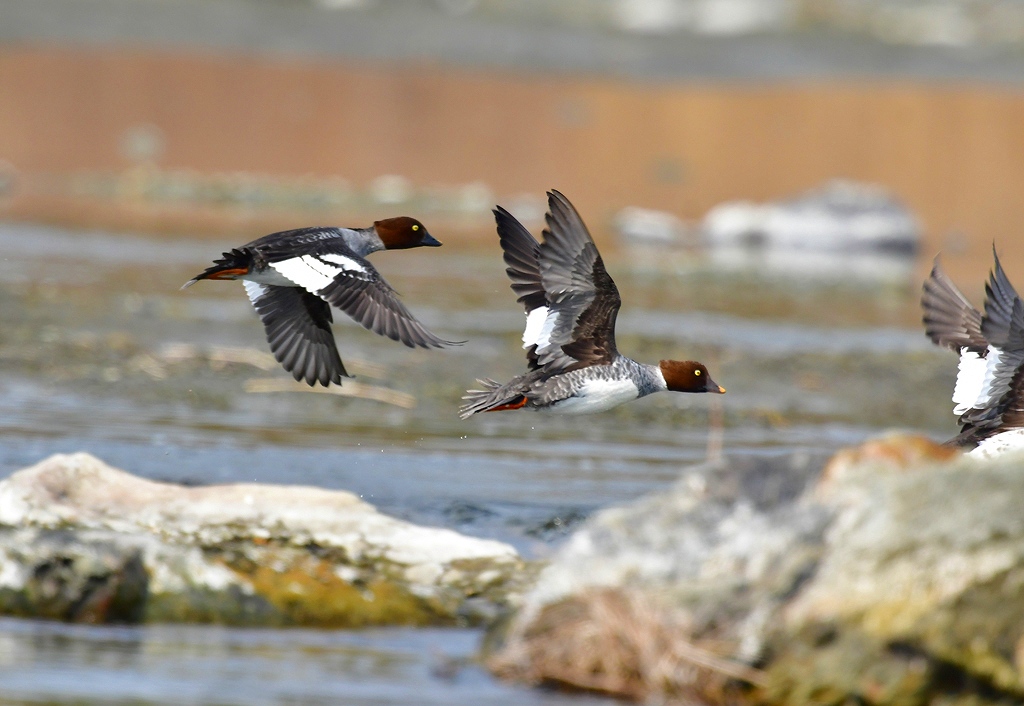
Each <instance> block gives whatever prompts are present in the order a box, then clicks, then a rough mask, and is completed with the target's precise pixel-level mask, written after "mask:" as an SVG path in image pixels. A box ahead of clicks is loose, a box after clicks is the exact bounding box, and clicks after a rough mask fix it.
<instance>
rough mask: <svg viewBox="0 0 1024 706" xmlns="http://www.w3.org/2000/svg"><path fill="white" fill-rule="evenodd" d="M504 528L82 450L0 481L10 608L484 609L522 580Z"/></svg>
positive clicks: (503, 601) (276, 616)
mask: <svg viewBox="0 0 1024 706" xmlns="http://www.w3.org/2000/svg"><path fill="white" fill-rule="evenodd" d="M523 568H524V567H523V562H522V561H521V560H520V559H519V557H518V555H517V554H516V552H515V550H514V549H513V548H512V547H510V546H508V545H506V544H503V543H501V542H495V541H489V540H482V539H474V538H471V537H466V536H463V535H460V534H458V533H456V532H453V531H451V530H446V529H437V528H429V527H418V526H416V525H412V524H409V523H407V522H402V521H399V520H396V519H393V518H390V517H387V516H385V515H382V514H380V513H378V512H377V511H376V510H375V509H374V508H373V507H372V506H370V505H368V504H366V503H364V502H362V501H361V500H359V499H358V498H357V497H355V496H354V495H352V494H350V493H346V492H339V491H328V490H320V489H316V488H307V487H284V486H269V485H256V484H239V485H226V486H209V487H200V488H185V487H181V486H176V485H170V484H165V483H155V482H152V481H148V480H144V479H141V478H138V477H135V476H132V475H131V474H129V473H126V472H124V471H121V470H118V469H115V468H111V467H110V466H108V465H106V464H104V463H103V462H102V461H100V460H98V459H96V458H94V457H92V456H90V455H88V454H84V453H79V454H73V455H56V456H52V457H51V458H48V459H46V460H45V461H43V462H41V463H39V464H38V465H36V466H33V467H31V468H27V469H25V470H22V471H19V472H17V473H15V474H14V475H12V476H11V477H10V478H8V479H6V480H4V481H2V482H0V612H2V613H5V614H14V615H28V616H43V617H51V618H57V619H65V620H81V621H90V622H103V621H110V620H124V621H141V620H160V621H166V620H188V621H210V622H223V623H233V624H255V625H317V626H356V625H384V624H428V623H430V624H455V623H463V622H476V621H480V620H483V619H487V618H490V617H492V616H493V615H494V614H495V613H497V612H500V611H501V610H503V609H504V608H505V607H506V606H507V604H508V602H509V601H510V600H513V598H514V596H515V595H516V593H517V591H518V584H517V581H518V580H520V579H519V578H518V577H521V576H522V575H523Z"/></svg>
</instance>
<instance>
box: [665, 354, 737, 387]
mask: <svg viewBox="0 0 1024 706" xmlns="http://www.w3.org/2000/svg"><path fill="white" fill-rule="evenodd" d="M658 368H659V369H660V370H661V375H662V377H664V378H665V388H666V389H667V390H669V392H716V393H718V394H724V393H725V388H724V387H722V386H721V385H719V384H718V383H717V382H715V381H714V380H712V379H711V374H710V373H709V372H708V369H707V368H706V367H704V364H703V363H698V362H697V361H695V360H663V361H661V362H660V363H658Z"/></svg>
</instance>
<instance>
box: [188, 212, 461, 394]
mask: <svg viewBox="0 0 1024 706" xmlns="http://www.w3.org/2000/svg"><path fill="white" fill-rule="evenodd" d="M439 245H441V243H440V242H439V241H437V240H436V239H435V238H434V237H433V236H432V235H430V233H428V232H427V229H426V228H425V227H424V226H423V224H422V223H420V222H419V221H418V220H416V219H415V218H409V217H407V216H402V217H398V218H386V219H384V220H380V221H377V222H375V223H374V224H373V226H371V227H369V228H334V227H313V228H298V229H296V230H286V231H282V232H280V233H271V234H270V235H266V236H263V237H262V238H259V239H257V240H254V241H252V242H251V243H247V244H246V245H243V246H241V247H239V248H234V249H232V250H231V251H229V252H226V253H224V255H223V257H222V258H221V259H219V260H215V261H214V264H213V266H212V267H208V268H207V269H206V270H205V271H203V272H202V273H200V274H198V275H196V276H195V277H193V278H192V279H190V280H189V281H188V282H186V283H185V284H184V285H183V286H182V289H184V288H185V287H189V286H191V285H193V284H195V283H196V282H198V281H199V280H201V279H240V280H243V284H244V285H245V291H246V293H247V294H248V295H249V301H251V302H252V305H253V307H254V308H255V309H256V313H257V314H259V317H260V319H261V320H262V321H263V327H264V329H265V330H266V334H267V341H268V342H269V343H270V350H271V351H272V352H273V353H274V357H275V358H276V359H277V361H278V362H279V363H281V365H282V366H284V369H285V370H287V371H288V372H290V373H291V374H292V375H293V376H294V377H295V379H296V380H305V382H306V384H308V385H310V386H313V385H315V384H317V383H319V384H321V385H323V386H324V387H327V386H328V385H329V384H330V383H334V384H336V385H338V384H341V378H342V377H351V376H350V375H349V374H348V373H347V372H346V371H345V366H344V365H343V364H342V362H341V357H340V356H339V355H338V348H337V346H336V345H335V342H334V335H333V333H332V332H331V322H332V321H333V318H332V315H331V305H333V306H335V307H337V308H339V309H341V310H342V311H344V312H345V313H346V314H348V315H349V316H351V317H352V318H353V319H355V320H356V321H357V322H359V323H360V324H362V325H363V326H365V327H366V328H368V329H370V330H371V331H373V332H374V333H377V334H380V335H381V336H387V337H388V338H390V339H392V340H395V341H401V342H402V343H404V344H405V345H407V346H409V347H410V348H413V347H416V346H419V347H422V348H440V347H442V346H449V345H457V343H458V342H452V341H444V340H442V339H440V338H438V337H437V336H435V335H434V334H432V333H431V332H430V331H428V330H427V329H426V328H425V327H424V326H423V324H421V323H420V322H419V321H417V320H416V318H415V317H414V316H413V315H412V314H411V313H409V310H408V309H406V308H405V306H404V305H403V304H402V303H401V302H400V301H399V300H398V294H397V293H396V292H395V290H394V289H392V288H391V285H389V284H388V283H387V282H386V281H385V280H384V278H383V277H381V276H380V273H378V272H377V270H376V269H375V268H374V266H373V265H371V264H370V263H369V262H368V261H367V260H366V256H367V255H369V254H370V253H372V252H376V251H378V250H402V249H406V248H416V247H437V246H439Z"/></svg>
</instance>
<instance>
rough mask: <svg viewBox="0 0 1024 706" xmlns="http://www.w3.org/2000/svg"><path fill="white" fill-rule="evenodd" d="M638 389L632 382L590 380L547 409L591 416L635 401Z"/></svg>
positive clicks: (560, 412) (561, 412)
mask: <svg viewBox="0 0 1024 706" xmlns="http://www.w3.org/2000/svg"><path fill="white" fill-rule="evenodd" d="M638 395H639V389H638V388H637V386H636V383H634V382H633V381H632V380H628V379H627V380H591V381H589V382H586V383H584V384H583V385H582V386H581V387H580V389H579V392H577V393H576V395H574V396H573V397H568V398H566V399H564V400H561V401H560V402H556V403H555V404H553V405H551V406H550V407H548V409H550V410H551V411H553V412H558V413H559V414H593V413H595V412H603V411H605V410H607V409H611V408H612V407H617V406H618V405H620V404H622V403H624V402H629V401H631V400H635V399H636V398H637V396H638Z"/></svg>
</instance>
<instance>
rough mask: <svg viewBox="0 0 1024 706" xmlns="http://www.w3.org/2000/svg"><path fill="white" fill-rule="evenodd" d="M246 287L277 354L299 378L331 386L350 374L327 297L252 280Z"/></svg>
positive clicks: (282, 362) (339, 382)
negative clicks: (340, 354) (344, 362)
mask: <svg viewBox="0 0 1024 706" xmlns="http://www.w3.org/2000/svg"><path fill="white" fill-rule="evenodd" d="M245 291H246V293H247V294H248V295H249V301H251V302H252V305H253V307H254V308H255V309H256V313H257V314H259V316H260V320H261V321H262V322H263V328H264V329H265V330H266V333H267V342H268V343H269V344H270V350H271V351H272V352H273V354H274V357H275V358H276V359H277V362H279V363H280V364H281V365H282V366H284V369H285V370H287V371H288V372H290V373H291V374H292V375H293V376H294V377H295V379H296V380H305V381H306V384H307V385H310V386H313V385H314V384H316V383H320V384H321V385H323V386H324V387H327V385H328V384H330V383H332V382H333V383H335V384H336V385H337V384H341V378H342V377H343V376H344V377H349V374H348V373H347V372H346V371H345V366H344V365H342V363H341V357H340V356H339V355H338V348H337V346H336V345H335V343H334V335H333V334H332V333H331V308H330V307H329V306H328V305H327V303H326V302H325V301H324V300H322V299H320V298H319V297H317V296H316V295H315V294H310V293H309V292H307V291H305V290H303V289H300V288H298V287H279V286H275V285H271V284H259V283H257V282H252V281H249V280H246V281H245Z"/></svg>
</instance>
